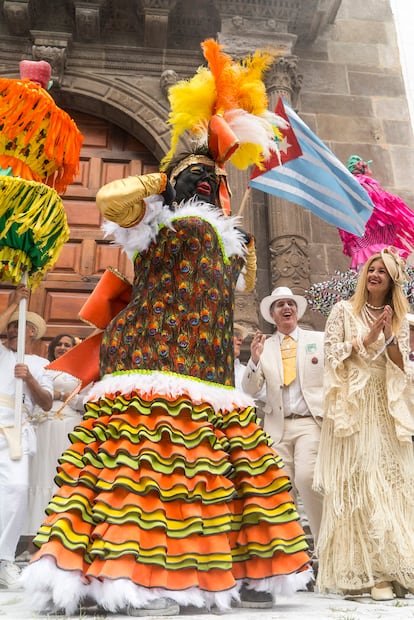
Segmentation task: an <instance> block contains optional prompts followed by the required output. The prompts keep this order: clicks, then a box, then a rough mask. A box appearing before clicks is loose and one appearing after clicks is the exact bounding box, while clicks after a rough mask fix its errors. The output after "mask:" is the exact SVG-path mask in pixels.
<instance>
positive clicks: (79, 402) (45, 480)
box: [25, 334, 89, 557]
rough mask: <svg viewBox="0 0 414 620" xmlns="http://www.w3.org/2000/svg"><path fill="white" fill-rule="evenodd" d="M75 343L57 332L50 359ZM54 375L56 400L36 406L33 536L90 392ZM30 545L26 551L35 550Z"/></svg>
mask: <svg viewBox="0 0 414 620" xmlns="http://www.w3.org/2000/svg"><path fill="white" fill-rule="evenodd" d="M75 345H76V340H75V337H74V336H72V335H71V334H58V335H57V336H55V337H54V338H53V339H52V340H51V341H50V343H49V349H48V358H49V361H50V362H53V361H54V360H55V359H57V358H59V357H61V356H62V355H64V354H65V353H66V352H67V351H69V350H70V349H72V348H73V347H74V346H75ZM50 372H51V373H52V376H53V404H52V408H51V409H50V410H49V411H43V409H41V407H38V406H36V407H35V409H34V414H33V417H34V421H35V424H36V438H37V446H38V450H37V452H36V454H35V455H34V457H33V460H32V464H31V468H30V487H29V510H28V511H27V520H26V526H25V531H26V532H27V534H28V535H29V536H31V537H33V536H34V535H35V534H36V533H37V531H38V529H39V527H40V526H41V524H42V522H43V521H44V519H45V516H46V513H45V508H46V506H47V505H48V503H49V501H50V499H51V497H52V496H53V495H54V493H55V491H56V489H57V487H56V485H55V483H54V478H55V475H56V465H57V464H58V459H59V457H60V455H61V454H62V453H63V452H64V451H65V450H66V449H67V448H68V447H69V445H70V440H69V433H70V432H72V431H73V429H74V427H75V426H76V425H77V424H78V423H79V422H80V421H81V419H82V413H83V411H84V405H83V401H84V398H85V397H86V395H87V394H88V393H89V389H88V388H85V390H82V392H76V389H77V388H78V386H79V384H80V380H79V379H76V377H73V376H72V375H70V374H68V373H66V372H60V371H50ZM34 551H35V548H34V546H32V545H29V547H28V550H27V551H26V552H25V554H26V557H27V554H31V553H34Z"/></svg>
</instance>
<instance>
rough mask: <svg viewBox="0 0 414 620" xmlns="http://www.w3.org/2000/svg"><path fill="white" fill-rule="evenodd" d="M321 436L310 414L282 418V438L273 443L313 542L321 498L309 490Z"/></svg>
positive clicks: (317, 527) (318, 518) (320, 516)
mask: <svg viewBox="0 0 414 620" xmlns="http://www.w3.org/2000/svg"><path fill="white" fill-rule="evenodd" d="M320 435H321V429H320V427H319V426H318V424H317V423H316V422H315V420H314V419H313V418H311V417H306V418H295V419H288V418H287V419H286V418H285V430H284V433H283V437H282V439H281V440H280V442H279V443H275V444H274V445H273V447H274V449H275V450H276V452H277V453H278V454H279V456H281V457H282V459H283V461H284V470H285V472H286V473H287V475H288V476H289V478H290V480H291V482H292V487H293V488H292V491H291V494H292V495H293V498H294V500H295V502H296V500H297V497H296V494H297V493H299V495H300V498H301V500H302V504H303V508H304V511H305V513H306V516H307V517H308V521H309V527H310V530H311V532H312V535H313V538H314V542H315V545H316V541H317V538H318V534H319V528H320V524H321V519H322V500H323V498H322V495H320V494H319V493H317V492H316V491H314V490H313V489H312V484H313V472H314V469H315V463H316V456H317V454H318V448H319V439H320Z"/></svg>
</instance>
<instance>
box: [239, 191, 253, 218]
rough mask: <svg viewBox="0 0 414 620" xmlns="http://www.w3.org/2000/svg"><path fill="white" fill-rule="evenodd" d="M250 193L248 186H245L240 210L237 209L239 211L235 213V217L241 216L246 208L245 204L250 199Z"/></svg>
mask: <svg viewBox="0 0 414 620" xmlns="http://www.w3.org/2000/svg"><path fill="white" fill-rule="evenodd" d="M250 192H251V189H250V187H249V186H247V188H246V191H245V192H244V195H243V198H242V201H241V203H240V208H239V210H238V212H237V215H239V216H242V215H243V211H244V209H245V208H246V205H247V202H248V200H249V198H250Z"/></svg>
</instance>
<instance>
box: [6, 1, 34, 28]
mask: <svg viewBox="0 0 414 620" xmlns="http://www.w3.org/2000/svg"><path fill="white" fill-rule="evenodd" d="M3 11H4V15H5V18H6V22H7V25H8V27H9V31H10V33H11V34H16V35H21V34H25V33H27V31H28V30H29V28H30V15H29V2H9V1H8V0H5V2H4V5H3Z"/></svg>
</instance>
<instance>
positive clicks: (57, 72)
mask: <svg viewBox="0 0 414 620" xmlns="http://www.w3.org/2000/svg"><path fill="white" fill-rule="evenodd" d="M32 56H33V60H47V62H49V63H50V64H51V65H52V80H53V84H54V85H55V86H60V85H61V84H62V81H63V76H64V74H65V65H66V48H65V47H55V46H51V45H33V47H32Z"/></svg>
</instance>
